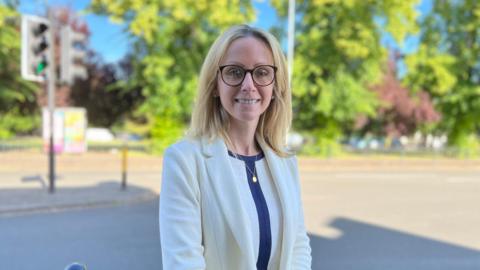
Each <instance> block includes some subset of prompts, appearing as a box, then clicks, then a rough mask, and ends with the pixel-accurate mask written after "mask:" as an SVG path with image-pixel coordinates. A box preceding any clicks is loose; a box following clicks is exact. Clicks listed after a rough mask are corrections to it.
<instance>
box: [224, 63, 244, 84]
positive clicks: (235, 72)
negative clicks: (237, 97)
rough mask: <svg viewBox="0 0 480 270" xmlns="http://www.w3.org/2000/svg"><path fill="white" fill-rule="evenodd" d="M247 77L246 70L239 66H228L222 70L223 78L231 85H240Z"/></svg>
mask: <svg viewBox="0 0 480 270" xmlns="http://www.w3.org/2000/svg"><path fill="white" fill-rule="evenodd" d="M244 76H245V70H244V69H243V68H241V67H238V66H226V67H225V68H223V70H222V78H223V80H224V81H225V83H227V84H229V85H237V84H240V83H241V82H242V80H243V77H244Z"/></svg>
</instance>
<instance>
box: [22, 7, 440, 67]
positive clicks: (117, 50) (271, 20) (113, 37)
mask: <svg viewBox="0 0 480 270" xmlns="http://www.w3.org/2000/svg"><path fill="white" fill-rule="evenodd" d="M432 1H433V0H423V1H422V3H421V4H420V5H419V7H418V10H419V11H420V12H421V13H423V14H425V12H428V11H429V10H430V9H431V7H432ZM48 3H49V5H51V6H63V7H70V8H71V9H72V10H74V11H76V12H79V11H81V10H83V9H84V8H86V7H87V6H88V4H89V3H90V0H75V1H73V0H49V1H48ZM44 4H45V0H21V1H20V8H19V12H21V13H25V14H44ZM254 7H255V9H256V10H257V21H256V22H254V23H253V24H254V25H255V26H257V27H260V28H263V29H268V28H270V27H271V26H272V25H273V24H275V23H277V18H276V16H275V10H274V9H272V7H271V6H270V5H269V1H268V0H256V1H254ZM83 18H84V19H85V21H86V22H87V24H88V26H89V29H90V31H91V36H90V41H89V42H90V44H89V45H90V46H91V47H92V48H93V50H95V51H97V52H98V53H99V54H100V55H101V56H102V58H103V60H104V61H105V62H115V61H117V60H119V59H121V58H122V57H123V56H124V55H125V54H126V53H127V52H128V49H129V41H128V35H127V34H125V33H124V32H123V25H119V24H114V23H112V22H110V21H109V20H108V18H107V17H106V16H98V15H93V14H87V15H84V16H83ZM382 44H383V45H384V46H387V47H390V48H398V46H397V45H396V44H395V42H394V41H393V39H392V37H391V36H390V35H384V36H383V37H382ZM417 45H418V37H410V38H409V39H407V40H406V42H405V47H404V48H402V51H403V52H406V53H411V52H412V51H414V50H415V48H416V47H417Z"/></svg>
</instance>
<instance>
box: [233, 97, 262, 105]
mask: <svg viewBox="0 0 480 270" xmlns="http://www.w3.org/2000/svg"><path fill="white" fill-rule="evenodd" d="M259 101H260V99H245V98H236V99H235V102H238V103H241V104H255V103H257V102H259Z"/></svg>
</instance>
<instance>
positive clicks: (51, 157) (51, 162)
mask: <svg viewBox="0 0 480 270" xmlns="http://www.w3.org/2000/svg"><path fill="white" fill-rule="evenodd" d="M48 19H49V20H50V26H51V27H52V30H51V31H50V34H49V35H48V40H49V42H48V43H49V44H50V49H49V51H48V54H47V55H48V63H49V65H48V66H47V70H46V71H47V72H46V74H45V75H46V76H45V85H47V91H48V117H49V120H50V121H49V125H50V127H49V133H50V134H49V137H50V138H49V144H48V179H49V184H50V185H49V192H50V193H54V192H55V147H54V142H55V140H54V133H55V132H54V128H55V125H54V121H55V117H54V112H55V57H54V51H55V44H54V32H55V31H53V27H54V25H53V20H52V14H51V12H48Z"/></svg>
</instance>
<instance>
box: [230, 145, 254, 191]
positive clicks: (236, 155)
mask: <svg viewBox="0 0 480 270" xmlns="http://www.w3.org/2000/svg"><path fill="white" fill-rule="evenodd" d="M232 146H233V149H234V150H235V153H233V154H234V155H235V158H237V159H240V160H242V159H241V158H238V154H237V148H236V147H235V145H234V144H233V143H232ZM259 155H260V154H258V155H256V156H255V161H254V162H253V172H252V170H250V168H249V167H248V165H247V162H246V161H244V162H245V167H246V168H247V170H248V172H250V173H251V174H252V180H253V182H254V183H256V182H257V167H256V166H255V162H257V159H258V156H259Z"/></svg>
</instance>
